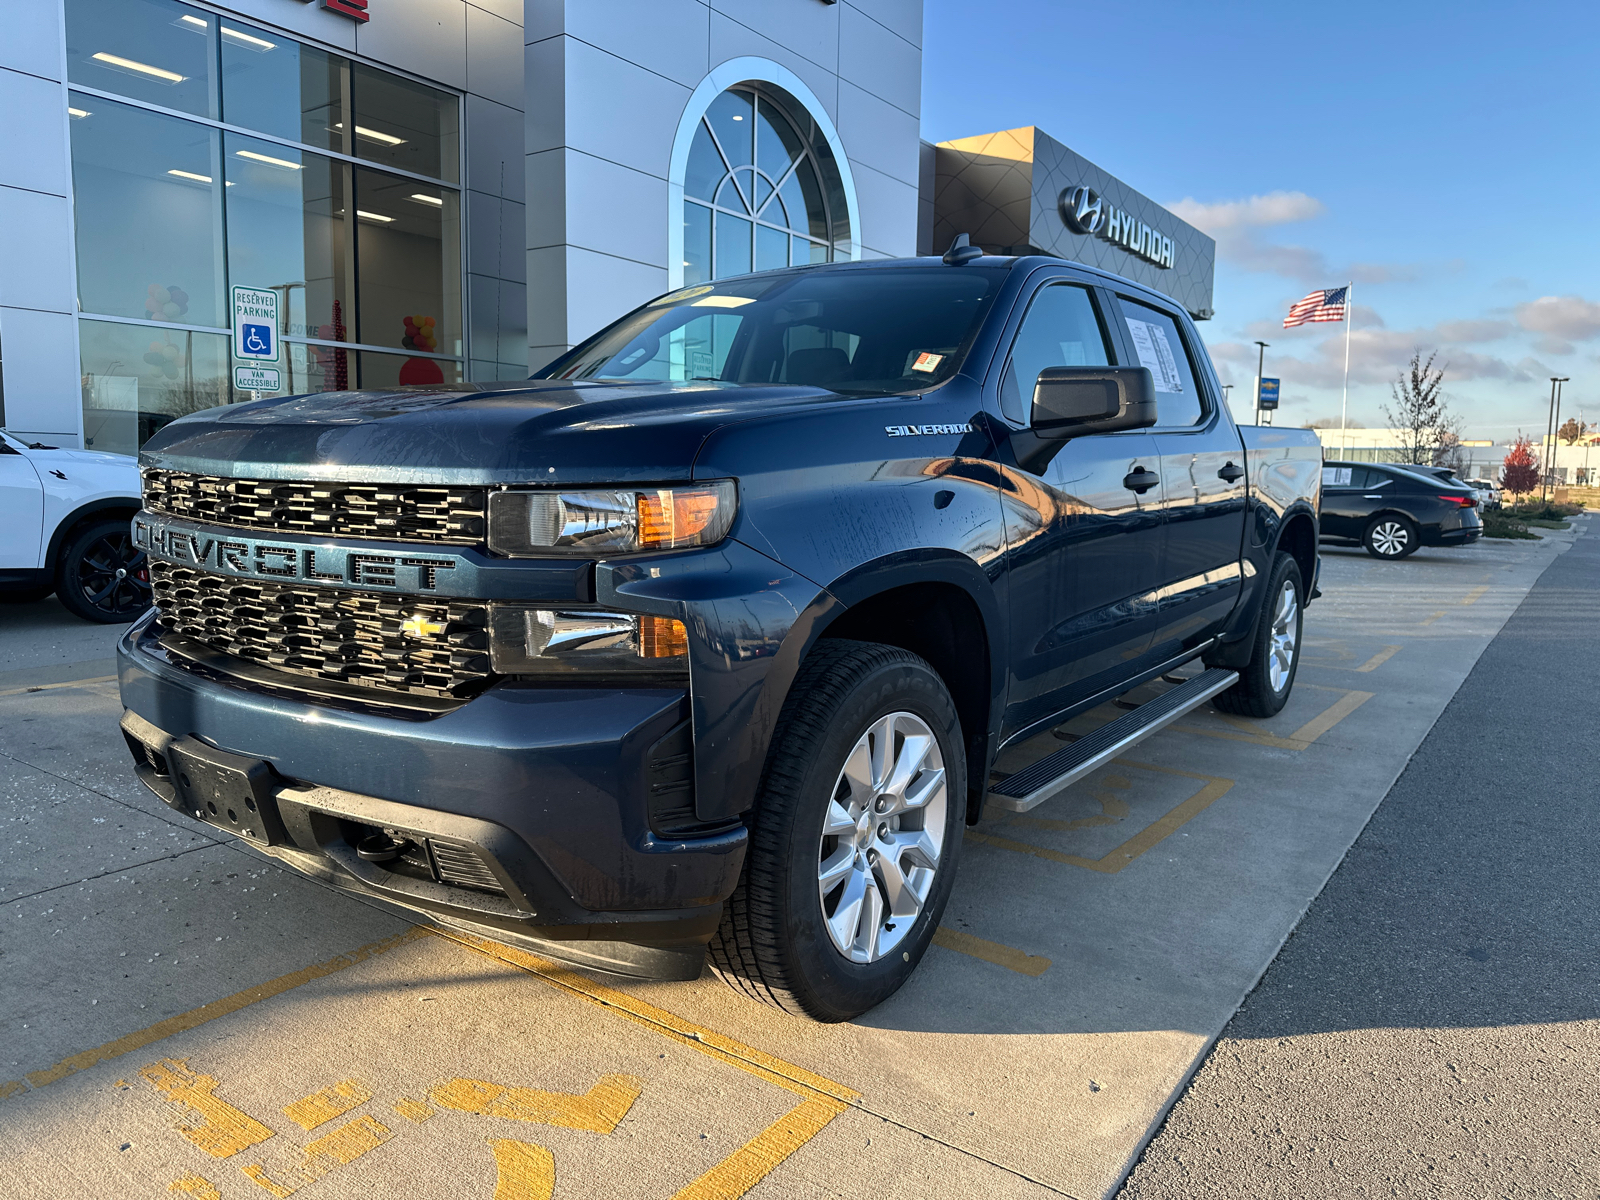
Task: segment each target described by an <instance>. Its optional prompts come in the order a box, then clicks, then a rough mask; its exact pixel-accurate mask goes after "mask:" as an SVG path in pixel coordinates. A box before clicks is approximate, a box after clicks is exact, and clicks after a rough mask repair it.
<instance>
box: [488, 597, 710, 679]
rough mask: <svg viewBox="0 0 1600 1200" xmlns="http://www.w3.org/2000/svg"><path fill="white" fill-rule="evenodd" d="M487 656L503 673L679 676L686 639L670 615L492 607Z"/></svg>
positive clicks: (684, 659)
mask: <svg viewBox="0 0 1600 1200" xmlns="http://www.w3.org/2000/svg"><path fill="white" fill-rule="evenodd" d="M489 658H490V662H491V664H492V667H493V669H494V671H495V672H497V673H498V674H501V675H546V676H556V675H558V676H564V677H568V678H571V677H577V676H616V675H632V676H681V675H682V674H684V673H685V672H686V671H687V670H688V669H689V637H688V631H687V630H685V629H684V627H683V622H682V621H674V620H672V619H671V618H670V617H650V616H640V615H637V614H635V613H618V612H595V611H587V612H585V611H579V610H572V611H562V610H558V609H548V608H530V607H526V606H524V605H521V604H495V605H491V606H490V608H489Z"/></svg>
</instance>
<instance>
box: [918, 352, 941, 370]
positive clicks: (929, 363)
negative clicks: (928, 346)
mask: <svg viewBox="0 0 1600 1200" xmlns="http://www.w3.org/2000/svg"><path fill="white" fill-rule="evenodd" d="M943 361H944V355H942V354H934V353H933V352H932V351H930V350H924V351H923V352H922V353H921V354H919V355H917V361H916V362H914V363H912V364H911V369H912V370H913V371H937V370H938V369H939V364H940V363H942V362H943Z"/></svg>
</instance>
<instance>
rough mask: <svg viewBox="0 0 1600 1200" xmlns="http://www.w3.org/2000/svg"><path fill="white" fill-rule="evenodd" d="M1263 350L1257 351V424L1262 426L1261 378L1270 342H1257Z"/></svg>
mask: <svg viewBox="0 0 1600 1200" xmlns="http://www.w3.org/2000/svg"><path fill="white" fill-rule="evenodd" d="M1256 345H1257V346H1260V347H1261V349H1260V350H1258V351H1256V424H1257V425H1259V424H1261V376H1262V372H1264V371H1265V370H1266V362H1267V346H1268V345H1270V343H1268V342H1257V343H1256Z"/></svg>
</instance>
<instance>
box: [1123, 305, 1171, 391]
mask: <svg viewBox="0 0 1600 1200" xmlns="http://www.w3.org/2000/svg"><path fill="white" fill-rule="evenodd" d="M1128 335H1129V336H1130V337H1131V338H1132V339H1133V349H1134V353H1136V354H1137V355H1138V356H1139V365H1140V366H1141V367H1144V368H1145V369H1146V370H1148V371H1149V372H1150V374H1151V375H1153V376H1154V377H1155V381H1156V391H1158V392H1181V391H1183V377H1182V376H1181V375H1179V374H1178V360H1177V359H1176V358H1175V357H1173V354H1172V343H1171V342H1170V341H1168V340H1167V331H1166V330H1165V329H1163V328H1161V326H1159V325H1157V324H1156V323H1155V322H1154V321H1137V320H1135V319H1134V318H1132V317H1129V318H1128Z"/></svg>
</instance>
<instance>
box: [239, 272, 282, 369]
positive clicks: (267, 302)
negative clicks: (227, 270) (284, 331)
mask: <svg viewBox="0 0 1600 1200" xmlns="http://www.w3.org/2000/svg"><path fill="white" fill-rule="evenodd" d="M233 356H234V358H237V359H247V360H249V361H251V362H277V361H278V293H277V292H275V291H273V290H272V289H271V288H251V287H236V288H234V289H233Z"/></svg>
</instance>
